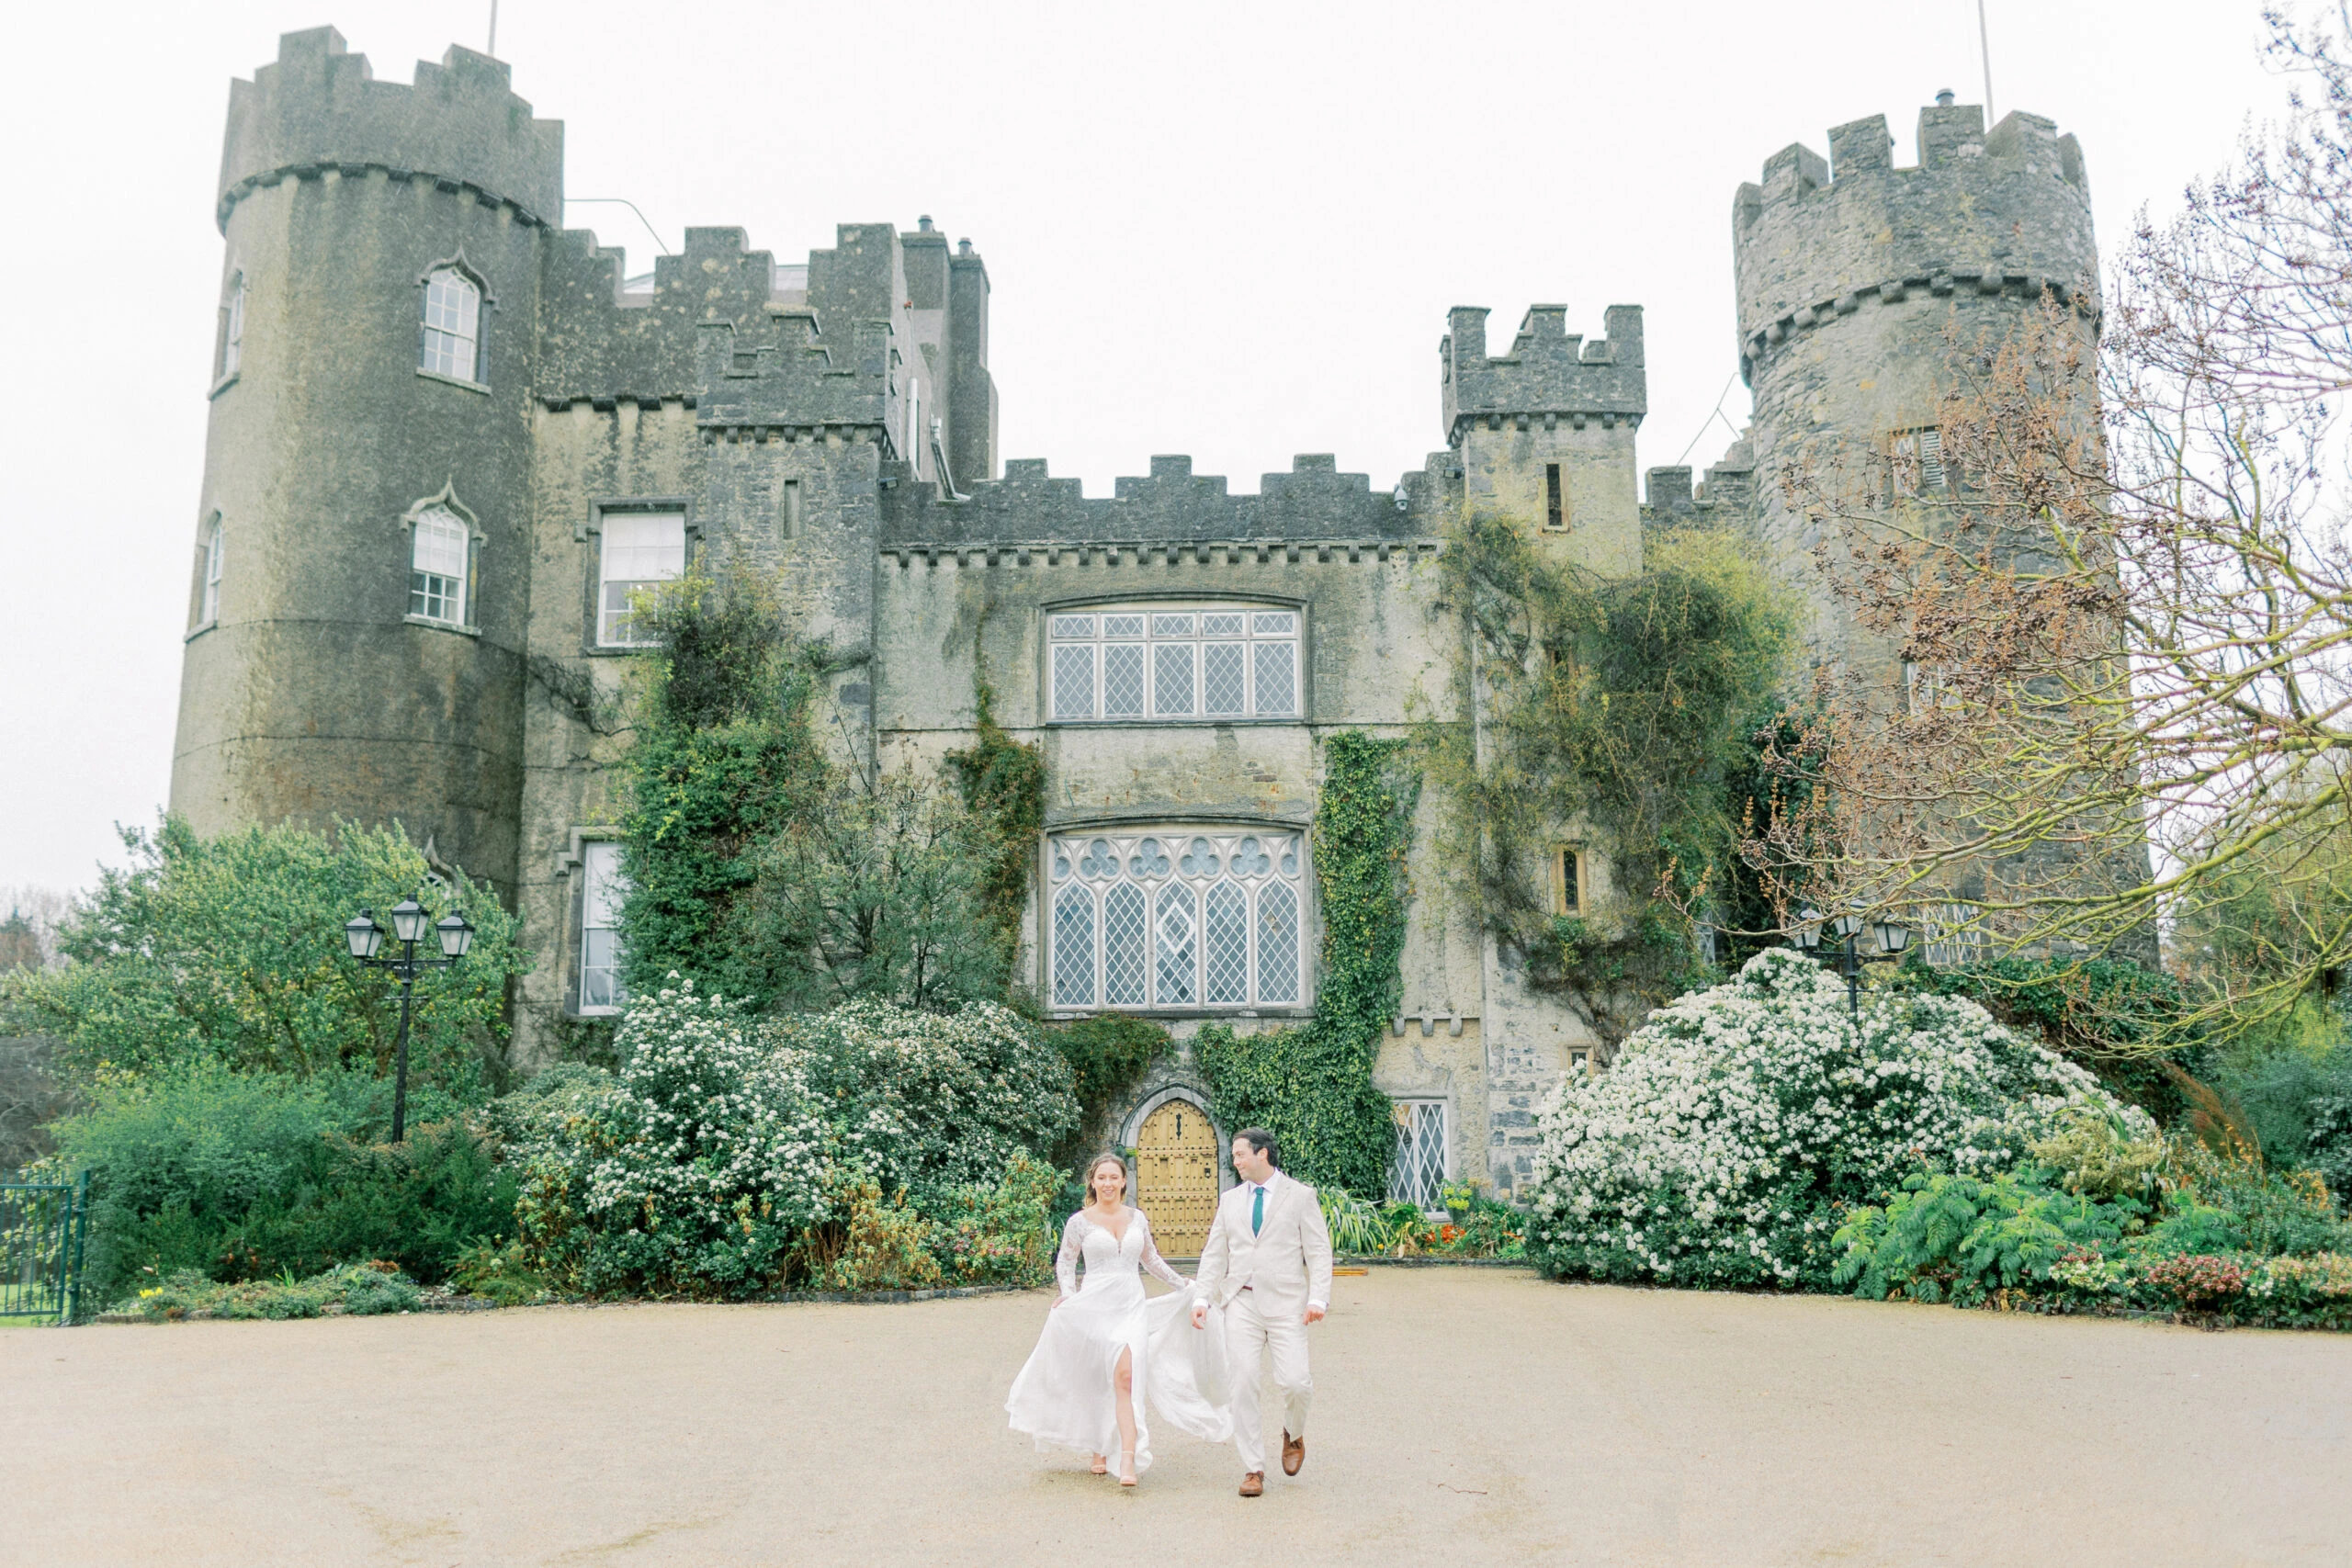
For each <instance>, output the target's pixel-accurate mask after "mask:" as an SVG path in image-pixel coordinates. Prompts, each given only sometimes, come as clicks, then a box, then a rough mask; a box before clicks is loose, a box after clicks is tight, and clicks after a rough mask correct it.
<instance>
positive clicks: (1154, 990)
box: [1046, 828, 1306, 1011]
mask: <svg viewBox="0 0 2352 1568" xmlns="http://www.w3.org/2000/svg"><path fill="white" fill-rule="evenodd" d="M1305 862H1306V840H1305V839H1304V838H1303V837H1302V836H1301V835H1300V834H1298V833H1295V832H1286V831H1280V830H1276V831H1272V832H1269V831H1265V830H1263V829H1248V830H1243V829H1193V828H1170V829H1155V830H1150V831H1145V832H1136V831H1134V830H1132V829H1125V830H1121V831H1119V832H1115V833H1081V834H1070V835H1056V836H1055V837H1053V838H1051V839H1049V840H1046V882H1047V889H1048V891H1047V894H1046V923H1047V928H1048V931H1049V947H1048V952H1049V955H1050V961H1049V966H1050V970H1051V973H1050V974H1049V976H1047V979H1046V991H1047V994H1048V995H1049V996H1050V997H1051V998H1052V1002H1053V1006H1054V1007H1056V1008H1057V1009H1071V1010H1083V1009H1091V1008H1118V1009H1128V1010H1133V1009H1139V1008H1150V1009H1163V1008H1189V1009H1200V1010H1227V1011H1235V1010H1241V1009H1244V1008H1258V1007H1278V1008H1287V1007H1295V1006H1297V1005H1299V1003H1300V1002H1301V1001H1302V1000H1303V999H1304V995H1305V984H1304V981H1303V979H1302V976H1301V959H1302V956H1303V954H1304V952H1305V944H1304V943H1303V942H1302V941H1301V935H1300V922H1301V920H1302V919H1303V918H1304V914H1305V910H1306V898H1305V888H1306V864H1305Z"/></svg>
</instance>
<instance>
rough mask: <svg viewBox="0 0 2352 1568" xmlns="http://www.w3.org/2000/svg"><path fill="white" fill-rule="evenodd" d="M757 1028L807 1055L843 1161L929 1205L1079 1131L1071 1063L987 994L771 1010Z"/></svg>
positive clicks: (780, 1047) (769, 1039)
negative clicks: (958, 999)
mask: <svg viewBox="0 0 2352 1568" xmlns="http://www.w3.org/2000/svg"><path fill="white" fill-rule="evenodd" d="M760 1038H761V1040H762V1042H763V1044H764V1045H765V1046H766V1048H767V1049H769V1050H771V1051H782V1052H789V1053H791V1054H792V1055H795V1056H796V1057H797V1059H798V1060H799V1061H800V1062H801V1063H802V1065H803V1070H804V1071H805V1072H806V1073H807V1075H808V1080H809V1089H810V1091H811V1092H812V1093H813V1094H815V1095H816V1096H817V1098H818V1100H819V1101H820V1103H821V1104H822V1105H823V1107H824V1114H825V1115H826V1117H827V1118H828V1120H829V1121H831V1123H832V1124H833V1125H834V1126H835V1128H837V1129H838V1134H839V1137H840V1140H841V1145H840V1146H841V1150H842V1156H841V1157H842V1160H843V1161H844V1162H845V1163H849V1164H855V1165H859V1166H862V1167H863V1168H865V1172H866V1174H867V1175H868V1176H870V1177H872V1178H873V1179H874V1180H875V1181H876V1182H877V1183H878V1184H879V1185H880V1186H881V1189H882V1190H883V1191H884V1192H885V1193H886V1194H888V1193H896V1192H899V1191H900V1190H904V1191H906V1192H907V1193H908V1194H909V1196H910V1200H911V1201H913V1202H914V1203H915V1204H916V1206H917V1207H919V1208H923V1209H926V1210H927V1211H928V1210H937V1209H939V1208H941V1207H942V1206H943V1205H952V1204H953V1203H954V1202H955V1201H956V1193H957V1192H958V1190H960V1189H963V1188H967V1187H970V1186H973V1185H993V1184H994V1183H995V1182H996V1181H997V1180H998V1179H999V1178H1000V1177H1001V1174H1002V1172H1003V1170H1004V1168H1005V1165H1006V1163H1007V1162H1008V1161H1009V1160H1011V1159H1012V1156H1013V1155H1014V1154H1015V1152H1017V1151H1021V1150H1026V1151H1028V1152H1029V1153H1030V1154H1032V1155H1036V1156H1046V1155H1049V1154H1051V1153H1053V1152H1054V1151H1056V1150H1057V1149H1059V1148H1060V1147H1061V1146H1062V1145H1063V1144H1064V1143H1065V1142H1066V1141H1067V1140H1068V1139H1069V1136H1070V1134H1073V1133H1074V1132H1076V1131H1077V1127H1078V1100H1077V1098H1076V1097H1075V1096H1074V1095H1073V1094H1072V1093H1071V1092H1070V1089H1071V1083H1070V1069H1069V1063H1068V1062H1067V1061H1066V1060H1065V1059H1064V1057H1063V1055H1062V1054H1061V1053H1060V1052H1059V1051H1057V1050H1056V1049H1055V1048H1054V1047H1053V1046H1051V1045H1049V1044H1047V1043H1046V1041H1045V1040H1044V1039H1043V1038H1042V1037H1041V1036H1040V1034H1039V1032H1038V1031H1037V1028H1036V1026H1035V1024H1033V1023H1031V1022H1030V1021H1027V1020H1026V1019H1023V1018H1022V1017H1021V1016H1020V1015H1019V1014H1017V1013H1015V1012H1013V1011H1012V1010H1010V1009H1008V1008H1003V1007H999V1006H997V1005H996V1004H994V1003H992V1002H973V1003H969V1004H967V1006H965V1007H964V1008H962V1009H960V1010H957V1011H956V1012H952V1013H933V1012H916V1011H913V1010H910V1009H907V1008H901V1007H896V1006H893V1005H892V1004H890V1003H888V1002H881V1001H859V1002H852V1003H850V1004H848V1005H847V1006H845V1007H839V1008H835V1009H833V1010H831V1011H830V1012H822V1013H809V1014H802V1015H797V1016H792V1017H786V1018H782V1019H777V1020H773V1021H770V1022H769V1023H768V1024H767V1025H765V1026H764V1027H763V1029H762V1030H761V1032H760Z"/></svg>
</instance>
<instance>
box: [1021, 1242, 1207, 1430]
mask: <svg viewBox="0 0 2352 1568" xmlns="http://www.w3.org/2000/svg"><path fill="white" fill-rule="evenodd" d="M1195 1299H1196V1298H1195V1295H1194V1292H1193V1291H1192V1290H1191V1289H1186V1290H1182V1291H1175V1292H1170V1293H1169V1294H1167V1295H1163V1296H1148V1295H1147V1294H1145V1292H1144V1288H1143V1281H1142V1280H1141V1279H1139V1278H1138V1277H1136V1275H1135V1274H1132V1273H1128V1274H1124V1275H1122V1274H1118V1273H1107V1272H1106V1273H1104V1274H1103V1275H1101V1276H1096V1275H1094V1274H1091V1273H1090V1274H1089V1275H1088V1276H1087V1278H1086V1282H1085V1283H1084V1284H1083V1285H1082V1286H1080V1289H1079V1292H1078V1293H1077V1294H1076V1295H1074V1296H1071V1297H1070V1298H1069V1299H1068V1300H1067V1301H1065V1302H1063V1303H1062V1304H1061V1305H1059V1306H1057V1307H1056V1308H1055V1309H1054V1310H1053V1311H1051V1312H1049V1313H1047V1314H1046V1327H1045V1331H1044V1332H1043V1333H1041V1334H1039V1335H1038V1336H1037V1348H1035V1350H1033V1351H1031V1352H1030V1353H1029V1361H1028V1364H1027V1365H1025V1366H1023V1368H1022V1369H1021V1375H1020V1376H1019V1377H1016V1378H1014V1379H1013V1380H1012V1393H1011V1394H1010V1395H1008V1396H1007V1397H1006V1399H1005V1402H1004V1408H1005V1413H1006V1414H1007V1415H1008V1416H1011V1417H1012V1429H1013V1430H1014V1431H1016V1432H1022V1433H1025V1434H1027V1435H1028V1436H1029V1437H1030V1438H1034V1439H1035V1441H1036V1444H1037V1448H1038V1450H1039V1451H1040V1452H1043V1451H1046V1450H1051V1449H1069V1450H1075V1451H1076V1452H1079V1453H1084V1454H1103V1455H1106V1456H1108V1457H1109V1459H1110V1460H1111V1461H1112V1466H1113V1468H1114V1470H1115V1469H1116V1468H1117V1464H1118V1458H1119V1448H1120V1444H1119V1393H1118V1387H1117V1384H1116V1383H1115V1382H1114V1378H1115V1377H1116V1375H1117V1372H1118V1366H1119V1352H1120V1351H1122V1350H1125V1351H1126V1352H1127V1353H1128V1354H1129V1355H1130V1356H1132V1357H1133V1358H1134V1359H1133V1362H1132V1363H1131V1367H1130V1374H1131V1382H1132V1385H1133V1389H1134V1404H1135V1416H1136V1473H1137V1474H1138V1475H1140V1474H1141V1473H1143V1472H1144V1471H1146V1470H1147V1469H1148V1468H1150V1465H1151V1426H1150V1421H1151V1418H1153V1417H1165V1418H1166V1420H1167V1422H1168V1424H1169V1425H1170V1426H1171V1427H1175V1428H1176V1429H1177V1430H1178V1431H1181V1432H1189V1433H1190V1434H1192V1435H1193V1437H1196V1438H1204V1439H1206V1440H1207V1441H1209V1442H1212V1443H1222V1442H1226V1441H1228V1440H1230V1439H1231V1438H1232V1437H1233V1409H1232V1403H1231V1400H1230V1398H1229V1397H1228V1394H1227V1387H1226V1366H1225V1313H1224V1311H1223V1309H1221V1308H1216V1307H1212V1308H1211V1309H1210V1310H1209V1316H1208V1325H1207V1326H1206V1327H1205V1328H1194V1327H1193V1301H1194V1300H1195Z"/></svg>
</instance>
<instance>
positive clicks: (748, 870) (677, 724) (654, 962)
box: [621, 565, 827, 1008]
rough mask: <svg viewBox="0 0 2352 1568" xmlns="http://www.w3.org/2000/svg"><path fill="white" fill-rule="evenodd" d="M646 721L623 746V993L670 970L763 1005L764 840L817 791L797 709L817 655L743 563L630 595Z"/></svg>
mask: <svg viewBox="0 0 2352 1568" xmlns="http://www.w3.org/2000/svg"><path fill="white" fill-rule="evenodd" d="M633 614H634V615H635V619H636V622H637V632H638V635H639V637H640V638H641V639H643V640H646V641H649V642H651V643H654V644H655V645H656V647H657V651H655V652H654V653H653V654H652V655H650V657H649V658H648V659H647V660H646V661H645V662H644V664H643V665H642V666H641V669H642V675H641V679H642V680H643V682H644V690H643V693H642V699H643V708H644V717H643V720H642V722H641V723H640V724H639V728H638V732H637V737H636V740H635V743H634V744H633V745H631V747H630V748H629V752H628V783H629V804H628V810H627V812H626V814H625V815H624V817H623V818H622V828H623V831H624V834H625V839H624V841H623V846H622V870H623V872H624V874H626V875H627V877H628V883H629V888H630V891H629V897H628V902H627V904H626V905H625V906H624V907H623V909H622V912H621V931H622V936H623V947H624V951H625V952H626V953H627V965H628V970H627V978H628V988H629V990H630V991H631V992H632V993H634V994H637V995H640V996H650V995H651V994H653V993H654V992H656V991H658V990H660V989H661V988H662V985H663V983H664V979H665V977H666V976H669V975H670V974H671V973H672V972H673V971H674V972H676V973H678V974H681V975H684V976H687V977H689V978H692V979H695V980H697V981H700V982H701V983H702V984H703V985H704V986H705V987H707V988H708V989H710V990H713V991H716V992H718V993H719V994H720V995H723V996H727V997H730V998H742V999H745V1000H748V1001H750V1002H751V1003H752V1005H753V1006H754V1007H755V1008H756V1007H759V1006H763V1005H765V1003H766V1002H767V1000H768V999H769V998H771V997H772V996H773V995H774V994H775V989H776V987H777V981H778V976H777V975H776V974H775V962H776V958H777V955H776V954H775V951H774V949H773V946H772V944H770V943H767V942H762V941H758V940H755V939H754V934H753V931H752V927H753V926H754V925H755V924H756V922H757V920H758V910H757V900H756V898H755V897H753V895H754V892H755V890H756V888H757V886H758V883H759V877H760V866H761V861H762V857H763V853H764V852H765V851H766V848H767V846H768V844H769V843H770V842H771V841H772V840H774V839H775V837H776V836H777V835H779V834H780V833H782V832H783V831H784V830H785V829H786V828H787V827H788V826H789V825H790V824H791V822H792V821H793V820H794V819H795V818H797V816H799V815H801V814H803V813H805V812H806V811H808V810H809V809H810V808H811V807H812V805H813V804H814V803H815V802H817V801H819V800H821V799H822V798H823V795H824V792H825V786H826V782H827V770H826V762H825V758H824V754H823V748H822V742H821V740H820V739H819V737H818V736H817V735H816V734H815V733H814V727H813V725H812V722H811V710H812V708H813V707H814V705H815V699H816V696H817V694H818V682H819V677H820V674H821V673H822V672H823V671H825V670H826V668H827V661H826V659H825V656H824V652H823V650H822V649H814V648H810V647H809V646H807V645H804V644H802V643H800V642H798V641H797V639H795V638H794V637H791V635H790V633H789V627H788V624H787V620H786V614H785V610H784V606H783V604H782V603H781V600H780V597H779V595H778V593H777V592H776V589H775V584H774V583H773V582H772V581H769V580H767V579H765V578H763V577H762V576H760V575H759V574H758V573H757V572H756V571H755V570H753V569H752V568H751V567H750V566H748V565H730V566H729V567H726V568H724V569H722V570H720V571H719V572H718V574H716V575H711V574H706V573H703V572H700V571H697V572H694V573H690V574H689V575H688V576H686V577H685V578H684V579H681V580H680V581H676V582H674V583H670V584H665V585H664V586H663V588H662V590H660V591H657V592H652V593H648V594H644V595H640V602H639V604H637V605H636V606H635V609H634V612H633Z"/></svg>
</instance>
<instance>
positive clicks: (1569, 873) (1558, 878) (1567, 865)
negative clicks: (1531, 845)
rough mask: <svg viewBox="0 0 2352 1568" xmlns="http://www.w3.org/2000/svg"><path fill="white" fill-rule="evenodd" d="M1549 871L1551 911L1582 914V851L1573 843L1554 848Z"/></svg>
mask: <svg viewBox="0 0 2352 1568" xmlns="http://www.w3.org/2000/svg"><path fill="white" fill-rule="evenodd" d="M1551 873H1552V913H1554V914H1555V915H1562V916H1576V915H1581V914H1583V913H1584V897H1585V886H1584V879H1585V865H1584V851H1583V850H1581V849H1579V848H1577V846H1576V845H1574V844H1563V845H1560V846H1558V847H1557V848H1555V849H1554V850H1553V852H1552V865H1551Z"/></svg>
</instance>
